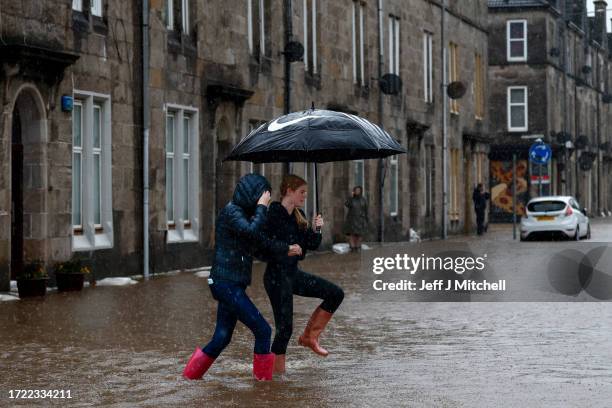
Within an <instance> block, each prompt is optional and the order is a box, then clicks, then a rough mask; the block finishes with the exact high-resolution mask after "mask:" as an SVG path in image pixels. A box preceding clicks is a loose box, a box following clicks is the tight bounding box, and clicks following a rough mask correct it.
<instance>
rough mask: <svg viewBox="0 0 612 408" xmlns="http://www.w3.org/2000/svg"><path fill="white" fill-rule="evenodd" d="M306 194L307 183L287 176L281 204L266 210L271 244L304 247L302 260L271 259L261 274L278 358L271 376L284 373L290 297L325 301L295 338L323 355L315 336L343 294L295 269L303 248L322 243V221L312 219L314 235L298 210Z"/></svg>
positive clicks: (313, 246)
mask: <svg viewBox="0 0 612 408" xmlns="http://www.w3.org/2000/svg"><path fill="white" fill-rule="evenodd" d="M307 194H308V187H307V184H306V181H304V180H303V179H302V178H300V177H298V176H295V175H288V176H285V178H284V179H283V182H282V184H281V202H280V203H279V202H273V203H272V204H270V209H269V211H268V231H269V234H270V236H271V237H272V238H273V239H275V240H280V241H285V242H296V243H298V244H299V245H300V247H301V248H302V255H301V256H300V257H288V256H286V255H285V254H283V255H272V256H271V257H270V259H269V260H268V265H267V267H266V273H265V275H264V286H265V288H266V292H267V293H268V297H269V298H270V302H271V304H272V310H273V311H274V323H275V326H276V334H275V337H274V342H273V343H272V353H274V354H275V355H276V358H275V362H274V372H277V373H283V372H284V371H285V353H286V351H287V344H288V343H289V339H290V338H291V333H292V331H293V295H299V296H305V297H315V298H320V299H323V302H322V303H321V305H320V306H319V307H317V308H316V310H315V311H314V313H313V314H312V316H311V317H310V320H309V322H308V324H307V326H306V329H305V330H304V333H303V334H302V335H301V336H300V338H299V344H300V345H302V346H304V347H309V348H311V349H312V351H314V352H315V353H317V354H319V355H322V356H327V354H328V352H327V350H325V349H324V348H322V347H321V346H320V345H319V335H320V334H321V332H322V331H323V329H325V326H326V325H327V323H328V322H329V320H330V319H331V317H332V314H333V313H334V312H335V311H336V309H338V307H339V306H340V303H342V299H343V298H344V292H343V291H342V289H340V287H338V286H337V285H335V284H333V283H331V282H329V281H327V280H325V279H323V278H320V277H318V276H315V275H311V274H309V273H306V272H304V271H302V270H300V269H299V268H298V261H299V260H301V259H304V256H305V254H306V250H307V249H313V250H314V249H316V248H318V246H319V245H320V244H321V232H320V231H321V227H322V226H323V218H322V217H321V216H320V215H318V216H317V217H316V218H315V219H314V222H313V224H314V226H315V229H316V231H313V229H312V228H308V223H307V221H306V219H305V217H304V213H303V212H302V211H301V210H300V207H303V206H304V201H305V200H306V196H307Z"/></svg>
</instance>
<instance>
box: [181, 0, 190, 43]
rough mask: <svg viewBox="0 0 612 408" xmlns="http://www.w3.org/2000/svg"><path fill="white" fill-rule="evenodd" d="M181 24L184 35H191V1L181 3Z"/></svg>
mask: <svg viewBox="0 0 612 408" xmlns="http://www.w3.org/2000/svg"><path fill="white" fill-rule="evenodd" d="M181 23H182V25H183V33H184V34H185V35H189V0H182V2H181Z"/></svg>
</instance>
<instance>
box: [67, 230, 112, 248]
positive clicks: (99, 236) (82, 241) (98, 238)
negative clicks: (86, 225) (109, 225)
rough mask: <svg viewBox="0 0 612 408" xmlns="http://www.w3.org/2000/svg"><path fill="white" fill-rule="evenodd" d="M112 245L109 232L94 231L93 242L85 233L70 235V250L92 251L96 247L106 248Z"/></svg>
mask: <svg viewBox="0 0 612 408" xmlns="http://www.w3.org/2000/svg"><path fill="white" fill-rule="evenodd" d="M112 247H113V240H112V236H111V234H109V233H96V234H95V235H94V238H93V243H92V242H91V240H90V239H89V238H88V237H87V236H86V235H73V236H72V251H73V252H78V251H93V250H97V249H108V248H112Z"/></svg>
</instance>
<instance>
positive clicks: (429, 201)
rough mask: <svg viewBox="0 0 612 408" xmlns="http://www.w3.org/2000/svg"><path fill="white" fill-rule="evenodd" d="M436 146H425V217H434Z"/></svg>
mask: <svg viewBox="0 0 612 408" xmlns="http://www.w3.org/2000/svg"><path fill="white" fill-rule="evenodd" d="M434 165H435V163H434V146H425V167H424V170H425V171H424V172H423V175H424V177H425V180H424V182H423V185H424V190H425V200H424V201H425V216H431V215H433V180H434V174H433V172H434Z"/></svg>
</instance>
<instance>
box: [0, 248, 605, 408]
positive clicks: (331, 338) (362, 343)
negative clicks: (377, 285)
mask: <svg viewBox="0 0 612 408" xmlns="http://www.w3.org/2000/svg"><path fill="white" fill-rule="evenodd" d="M359 262H360V256H359V255H357V254H348V255H335V254H331V253H326V254H321V255H316V256H311V257H309V258H307V259H306V261H304V262H303V264H302V265H303V269H305V270H308V271H310V272H313V273H317V274H320V275H322V276H324V277H326V278H328V279H330V280H332V281H334V282H336V283H338V284H340V285H341V286H342V287H343V288H344V290H345V293H346V297H345V300H344V303H343V304H342V306H341V307H340V309H339V310H338V312H337V313H336V314H335V316H334V318H333V319H332V321H331V323H330V325H329V326H328V329H327V330H326V331H325V332H324V334H323V335H322V337H321V344H322V345H323V346H324V347H326V348H327V349H328V350H329V351H330V355H329V357H327V358H321V357H319V356H316V355H315V354H313V353H312V352H310V351H309V350H307V349H304V348H302V347H300V346H298V345H297V337H298V336H299V334H300V331H301V329H303V327H304V325H305V324H306V321H307V320H308V317H309V315H310V313H311V312H312V310H313V309H314V308H315V307H316V306H317V305H318V302H317V301H316V300H315V299H303V298H296V301H295V307H294V309H295V324H294V328H295V329H294V331H295V332H294V337H293V338H292V341H291V343H290V346H289V349H288V353H287V374H285V375H284V376H282V377H276V378H275V381H273V382H268V383H257V382H255V381H254V380H252V378H251V368H252V347H253V338H252V335H251V333H250V332H249V331H248V329H246V328H245V327H244V326H243V325H241V324H238V326H237V329H236V331H235V333H234V336H233V340H232V343H231V344H230V346H229V347H228V348H227V349H226V350H225V351H224V353H223V354H222V355H221V356H220V358H219V359H218V360H217V361H216V362H215V363H214V364H213V366H212V367H211V369H210V370H209V372H208V373H207V374H206V375H205V377H204V379H203V380H202V381H186V380H183V379H182V378H181V373H182V369H183V367H184V365H185V363H186V361H187V359H188V358H189V356H190V355H191V353H192V352H193V349H194V348H195V346H196V345H198V346H203V345H204V344H205V343H206V342H207V341H208V340H209V339H210V337H211V335H212V332H213V330H214V321H215V313H216V302H215V301H214V300H213V299H212V296H211V294H210V291H209V290H208V287H207V283H206V279H203V278H198V277H196V276H194V275H193V274H189V273H181V274H177V275H174V276H162V277H158V278H153V279H151V280H149V281H147V282H140V283H139V284H137V285H133V286H129V287H90V288H85V289H84V290H83V291H82V292H80V293H68V294H61V293H50V294H48V295H47V296H46V298H44V299H34V300H20V301H14V302H2V303H0V315H1V319H2V320H1V321H0V355H1V357H2V358H1V360H0V361H1V364H2V366H1V367H0V370H1V372H2V375H1V376H0V392H2V394H1V395H0V405H2V406H41V405H57V406H112V407H163V406H168V407H169V406H176V407H201V406H216V407H229V406H271V404H274V406H283V407H284V406H300V407H332V406H351V407H354V406H357V407H362V406H363V407H365V406H402V407H404V406H415V407H493V406H496V407H497V406H524V407H539V406H542V407H557V406H580V407H590V406H593V407H604V406H610V401H612V339H611V336H610V329H611V328H612V308H611V307H610V304H608V303H403V302H395V303H383V302H376V301H371V300H367V299H366V297H365V296H363V293H362V292H363V291H362V289H363V283H362V282H360V276H361V275H360V273H359V272H358V269H359ZM263 266H264V265H262V264H258V265H256V266H255V272H254V275H253V276H254V279H253V281H254V285H253V286H252V287H251V288H250V289H249V293H250V295H251V296H252V298H253V299H254V302H255V303H256V305H257V306H258V307H259V308H260V310H262V312H263V313H264V316H266V318H267V319H268V321H269V322H270V324H271V325H273V319H272V312H271V308H270V306H269V303H268V299H267V296H266V294H265V291H264V289H263V285H262V282H261V277H262V274H263ZM11 389H47V390H49V389H63V390H71V395H72V399H71V400H49V399H47V400H14V399H13V400H11V399H9V398H8V395H9V394H8V392H9V390H11Z"/></svg>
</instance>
